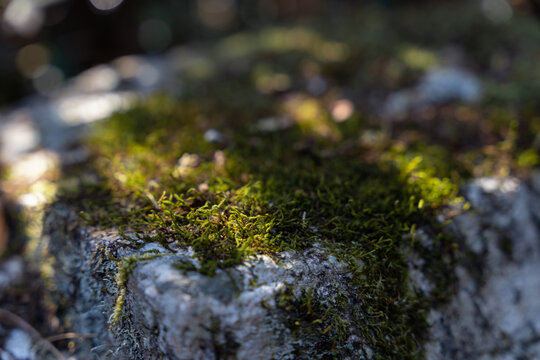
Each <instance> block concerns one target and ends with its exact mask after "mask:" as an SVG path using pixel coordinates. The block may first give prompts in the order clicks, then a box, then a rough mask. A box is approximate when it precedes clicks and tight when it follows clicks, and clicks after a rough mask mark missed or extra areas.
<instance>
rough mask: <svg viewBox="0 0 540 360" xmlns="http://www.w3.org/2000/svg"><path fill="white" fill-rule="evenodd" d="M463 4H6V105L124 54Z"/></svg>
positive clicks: (524, 0)
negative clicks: (364, 14) (377, 10)
mask: <svg viewBox="0 0 540 360" xmlns="http://www.w3.org/2000/svg"><path fill="white" fill-rule="evenodd" d="M456 2H459V1H451V0H432V1H429V0H363V1H350V0H334V1H326V0H197V1H173V0H160V1H140V0H84V1H82V0H81V1H72V0H1V1H0V25H1V26H0V105H2V104H8V103H10V102H13V101H15V100H17V99H19V98H20V97H21V96H23V95H25V94H28V93H31V92H34V91H38V92H47V91H49V90H50V89H52V88H55V87H58V86H60V84H61V83H62V81H63V80H64V79H66V78H69V77H71V76H73V75H75V74H78V73H80V72H81V71H83V70H85V69H87V68H89V67H91V66H93V65H96V64H100V63H104V62H108V61H110V60H112V59H114V58H117V57H119V56H121V55H126V54H134V53H154V54H156V53H160V52H163V51H165V50H167V49H169V48H171V47H173V46H175V45H179V44H186V43H191V42H199V41H208V40H211V39H216V38H219V37H223V36H225V35H228V34H231V33H234V32H237V31H242V30H249V29H258V28H262V27H265V26H269V25H276V24H279V23H290V22H291V21H295V22H297V23H309V22H310V21H311V22H313V20H314V19H316V18H319V19H320V18H321V16H324V17H325V18H326V19H328V22H329V23H331V22H332V21H335V20H336V18H337V19H339V18H340V17H343V16H351V14H354V13H355V12H357V11H359V10H358V9H359V8H361V7H365V6H381V7H387V8H390V7H407V6H408V7H411V6H412V7H414V6H418V5H420V4H421V5H436V6H441V5H443V4H445V3H456ZM468 2H469V3H475V6H476V7H478V8H479V9H481V10H482V11H483V13H484V15H485V16H486V17H488V18H490V19H491V20H493V21H494V22H500V21H505V20H507V19H509V18H510V17H511V16H512V14H513V12H535V11H536V12H539V13H540V11H539V9H540V6H539V2H538V1H536V0H476V1H475V0H470V1H468ZM332 19H334V20H332ZM338 21H339V20H338ZM449 22H450V23H452V22H454V20H453V19H450V20H449ZM361 26H362V24H360V23H359V24H358V27H359V28H360V27H361Z"/></svg>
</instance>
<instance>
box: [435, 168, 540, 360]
mask: <svg viewBox="0 0 540 360" xmlns="http://www.w3.org/2000/svg"><path fill="white" fill-rule="evenodd" d="M539 175H540V174H536V176H534V177H533V178H532V180H531V184H526V183H524V182H520V181H519V180H517V179H515V178H506V179H494V178H481V179H477V180H476V181H473V182H471V183H470V184H469V185H468V186H467V187H466V189H465V193H466V196H467V198H468V200H469V201H470V202H471V204H472V206H473V209H474V211H471V212H468V213H465V214H462V215H460V216H457V217H456V218H455V219H454V221H453V224H452V227H453V230H454V231H455V232H456V233H457V234H458V235H460V236H461V241H462V243H461V244H460V246H461V247H462V251H460V254H462V256H461V259H459V260H460V265H459V266H457V268H456V269H455V271H456V276H457V280H458V283H457V288H456V292H455V295H454V297H453V298H452V300H451V302H450V304H448V305H447V306H446V307H444V308H442V309H435V310H432V311H431V313H430V315H429V318H428V321H429V323H430V325H431V337H432V340H431V342H430V343H429V344H428V345H427V358H428V359H433V360H434V359H501V360H502V359H540V301H539V299H540V276H539V274H540V186H539V185H540V176H539Z"/></svg>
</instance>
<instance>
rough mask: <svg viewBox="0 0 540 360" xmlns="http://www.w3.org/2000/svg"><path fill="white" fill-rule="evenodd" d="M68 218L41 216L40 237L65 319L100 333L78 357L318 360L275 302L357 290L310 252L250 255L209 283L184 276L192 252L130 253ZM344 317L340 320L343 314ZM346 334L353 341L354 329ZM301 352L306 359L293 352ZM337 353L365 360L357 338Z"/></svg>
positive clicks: (333, 264) (109, 236)
mask: <svg viewBox="0 0 540 360" xmlns="http://www.w3.org/2000/svg"><path fill="white" fill-rule="evenodd" d="M74 216H76V214H73V213H71V212H70V210H69V208H67V207H62V206H57V207H56V208H54V209H52V210H51V211H50V212H49V215H48V216H47V217H46V219H45V228H44V232H45V233H46V234H48V236H49V239H50V250H51V252H52V253H54V254H55V258H56V259H58V260H59V261H58V262H57V263H56V264H55V265H54V269H55V283H57V284H58V291H57V294H58V296H59V302H62V301H69V303H70V304H71V305H70V306H69V307H68V308H67V309H66V320H67V321H69V322H70V323H72V324H73V327H74V330H75V331H77V332H80V333H92V334H98V335H97V337H96V338H94V339H93V344H89V345H88V346H89V347H88V348H83V349H82V350H81V351H82V352H83V353H84V352H85V351H89V348H95V347H96V346H98V345H101V346H102V348H101V349H99V351H100V353H99V354H98V355H102V356H112V357H113V358H129V359H147V358H148V359H154V358H161V357H163V358H167V359H186V360H188V359H214V358H231V359H233V358H234V359H272V358H277V359H302V358H305V359H317V358H323V357H324V355H325V354H319V353H317V352H316V351H315V350H314V348H313V346H315V344H312V343H311V342H310V340H309V339H295V338H294V337H293V336H292V334H291V331H290V330H289V328H287V327H286V326H285V320H286V319H285V317H286V314H285V313H284V311H283V310H282V309H280V307H279V306H278V304H277V302H276V299H278V297H279V295H280V294H282V293H283V292H284V291H285V290H287V288H288V287H290V288H291V289H292V292H293V295H294V296H296V297H299V296H300V295H301V293H302V291H303V290H304V291H305V290H307V289H308V288H313V297H314V299H318V300H319V301H323V302H326V303H328V304H330V303H332V301H333V299H334V298H335V297H336V295H337V294H338V293H344V292H345V293H351V292H352V291H354V289H353V287H352V286H351V285H349V281H350V274H349V273H348V270H347V267H346V265H345V264H343V263H340V262H338V261H337V260H336V259H335V258H334V257H333V256H332V255H329V254H328V253H327V252H326V250H324V248H323V247H322V246H318V245H317V244H315V245H314V246H313V247H312V248H310V249H308V250H307V251H305V252H303V253H292V252H283V253H280V254H277V255H276V257H275V258H270V257H268V256H265V255H261V256H257V257H253V258H251V259H249V260H246V261H245V262H244V263H242V264H241V265H238V266H236V267H234V268H231V269H228V270H227V271H226V272H225V271H222V270H218V271H217V273H216V274H215V275H214V276H207V275H203V274H201V273H199V272H197V271H193V270H183V269H182V268H186V264H190V265H189V266H188V267H187V268H190V267H191V266H194V267H195V268H196V267H197V266H198V263H197V260H196V259H194V258H193V255H194V252H193V251H192V250H190V249H187V250H182V249H174V251H173V252H171V251H169V250H165V249H164V248H162V247H161V246H159V245H156V244H148V245H145V246H143V247H142V248H140V249H139V250H134V249H130V248H129V247H125V245H126V241H125V240H123V239H121V238H120V237H119V236H118V234H116V233H114V232H111V233H107V232H100V231H94V230H91V229H85V228H79V227H76V226H74V227H73V226H71V227H70V224H75V223H76V221H74ZM147 255H148V256H149V258H146V256H147ZM113 259H123V262H122V261H120V262H118V261H117V260H113ZM122 264H132V265H133V266H131V265H127V266H125V268H129V269H130V271H129V274H128V281H127V288H126V292H125V297H124V305H123V307H122V316H121V317H120V319H119V321H118V323H116V324H114V321H113V312H114V303H115V301H116V298H117V296H118V295H119V294H120V293H121V291H122V290H121V288H119V286H118V284H117V274H118V269H119V267H122V266H123V265H122ZM175 264H180V265H181V266H180V269H179V266H175ZM62 299H63V300H62ZM68 299H69V300H68ZM350 310H352V308H351V309H350ZM347 311H348V310H346V311H344V312H343V314H341V315H342V316H343V317H347V316H349V314H348V312H347ZM108 329H109V330H110V331H109V330H108ZM350 330H351V334H358V333H359V329H355V328H354V326H353V327H352V328H351V329H350ZM107 344H108V345H107ZM298 347H300V348H301V349H302V350H303V351H302V352H301V354H305V355H298V354H297V353H295V348H298ZM94 352H97V351H96V350H94ZM340 352H341V353H342V354H345V355H346V356H348V358H350V359H368V358H371V357H370V356H368V354H369V353H370V350H369V348H367V347H366V346H365V344H364V343H363V341H362V339H361V338H360V337H358V336H351V337H350V339H349V340H348V341H347V343H346V344H345V345H344V346H343V347H342V348H341V349H340Z"/></svg>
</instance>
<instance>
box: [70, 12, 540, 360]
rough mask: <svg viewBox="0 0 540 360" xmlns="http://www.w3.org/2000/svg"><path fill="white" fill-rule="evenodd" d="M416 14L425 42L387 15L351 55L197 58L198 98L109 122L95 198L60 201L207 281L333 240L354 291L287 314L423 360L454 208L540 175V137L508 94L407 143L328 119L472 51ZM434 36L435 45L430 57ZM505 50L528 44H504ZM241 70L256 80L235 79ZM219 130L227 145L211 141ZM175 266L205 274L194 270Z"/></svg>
mask: <svg viewBox="0 0 540 360" xmlns="http://www.w3.org/2000/svg"><path fill="white" fill-rule="evenodd" d="M407 14H408V15H407V16H404V17H402V20H401V22H396V28H397V29H398V30H400V31H402V32H403V34H405V35H407V36H408V37H409V38H410V43H406V44H401V43H399V41H398V38H397V37H396V34H393V33H389V32H388V31H389V30H387V29H389V27H384V26H382V25H381V24H384V23H385V22H389V21H390V20H391V19H392V18H389V19H390V20H389V19H383V18H382V14H381V13H379V12H377V11H376V10H373V9H371V10H369V11H368V12H367V13H366V15H363V16H365V17H366V19H367V18H369V17H372V18H374V19H377V20H378V22H377V21H367V20H366V19H364V20H366V21H367V22H366V23H365V25H366V30H365V33H369V34H370V36H369V37H367V38H366V37H364V35H363V34H362V33H361V32H360V33H358V32H353V31H351V28H349V29H348V30H349V31H348V32H347V28H346V26H347V25H346V24H342V25H340V26H337V27H336V30H335V34H334V36H335V37H336V38H339V39H341V41H337V40H335V39H333V40H327V39H323V38H322V37H321V36H319V35H317V32H316V31H315V30H308V29H307V28H306V29H303V30H302V29H289V28H283V29H280V28H275V29H271V30H266V31H263V32H261V33H258V34H254V35H253V34H242V35H236V36H234V37H232V38H229V39H227V40H224V41H223V42H222V43H219V44H218V45H217V46H216V47H214V48H212V49H210V50H209V51H211V53H212V54H213V55H214V56H210V57H205V56H203V55H199V58H198V59H199V60H204V61H203V62H202V63H201V62H200V61H198V60H197V61H195V62H194V64H195V65H192V66H191V67H190V68H189V69H188V70H186V72H187V74H189V75H190V76H187V75H186V88H187V92H186V93H185V94H183V95H182V96H179V99H173V97H172V96H167V95H162V96H152V97H149V98H147V99H144V100H142V101H141V102H140V104H139V105H138V106H137V107H135V108H134V109H132V110H129V111H126V112H124V113H119V114H116V115H114V116H112V117H111V118H110V119H109V120H107V121H106V122H104V123H102V124H99V125H98V126H97V128H96V129H95V131H94V134H93V136H92V139H91V140H90V143H89V147H90V149H91V150H92V161H91V162H90V163H89V164H87V165H86V166H85V169H83V170H82V171H83V172H85V173H86V174H89V175H88V176H86V177H85V176H83V177H81V176H80V171H81V170H80V169H77V172H76V173H77V176H78V177H79V178H80V179H82V180H81V181H82V186H83V187H84V192H83V191H81V189H80V188H79V189H71V190H69V189H68V188H67V187H64V188H63V190H62V189H61V190H60V194H61V198H63V200H66V201H70V202H72V203H73V204H75V205H76V206H77V207H78V209H79V210H80V212H81V216H82V218H83V219H84V220H85V221H86V222H88V223H89V224H92V225H96V226H99V227H103V228H108V227H116V228H118V229H119V230H120V235H122V236H124V237H125V238H126V239H127V240H129V241H130V242H131V243H132V245H133V246H136V244H140V243H141V241H142V243H147V242H156V243H159V244H161V245H162V246H164V247H165V248H168V249H170V248H171V245H172V244H174V245H179V246H182V247H188V246H190V247H192V248H193V249H194V251H195V256H196V258H197V259H198V260H199V264H200V266H199V267H198V268H197V270H198V271H200V272H201V273H203V274H207V275H209V276H212V275H213V274H214V273H215V272H216V271H217V270H219V269H226V268H229V267H231V266H235V265H237V264H239V263H241V261H242V260H244V259H246V258H247V257H249V256H251V255H254V254H268V255H270V256H272V255H273V254H275V253H277V252H279V251H283V250H294V251H301V250H303V249H306V248H307V247H309V246H311V245H312V244H314V243H315V242H317V243H321V244H323V246H325V247H326V248H327V249H328V250H329V251H330V252H331V253H332V254H333V255H335V256H336V257H337V258H338V259H339V260H341V261H343V262H344V263H346V264H347V265H348V266H349V269H350V272H351V274H352V275H353V276H352V280H351V286H352V287H354V289H355V292H354V293H347V294H339V295H338V296H335V297H333V298H331V299H318V298H316V297H315V296H314V295H313V293H312V290H311V289H307V290H305V291H304V294H303V295H302V296H301V298H294V297H293V296H292V295H291V294H292V292H291V291H290V289H289V290H287V291H286V292H285V293H283V294H282V295H281V297H280V299H279V303H280V306H281V308H282V309H283V310H284V311H285V312H287V314H289V316H290V322H289V324H288V325H289V326H290V327H291V329H292V330H293V333H295V334H296V335H297V336H300V337H302V338H310V339H312V340H313V341H315V342H316V344H317V345H316V348H317V349H318V350H320V353H321V354H326V355H325V356H327V357H328V358H333V357H339V351H341V350H340V344H342V343H343V342H344V341H345V340H347V337H348V335H349V334H348V328H349V324H351V323H354V324H357V325H358V324H360V326H361V328H362V329H363V330H362V334H361V335H362V337H363V339H364V340H365V342H366V345H367V346H369V348H371V349H373V351H374V354H375V357H376V358H380V359H388V358H394V359H404V358H418V357H421V355H422V344H423V341H424V340H425V336H426V327H427V324H426V321H425V316H426V314H427V311H428V309H429V307H430V306H432V305H434V304H437V303H440V302H441V301H444V300H445V299H446V298H447V296H448V295H449V291H450V290H449V289H450V287H449V284H450V282H451V280H452V270H451V268H452V267H451V259H452V253H453V251H455V250H456V244H454V243H453V242H452V240H451V239H449V238H448V237H447V235H445V233H444V231H443V225H441V224H439V223H438V222H437V221H436V220H435V215H436V214H437V213H439V212H440V211H441V210H442V209H444V208H448V207H452V208H453V209H454V210H456V209H457V211H461V210H463V209H466V208H467V206H468V204H466V203H464V202H463V199H462V198H460V196H459V185H460V183H461V181H462V180H463V179H465V178H467V177H468V176H470V175H486V174H496V175H501V174H503V175H504V174H508V173H520V172H523V171H528V170H529V169H530V168H531V167H533V166H535V165H537V164H538V162H539V160H538V159H539V155H538V144H537V142H536V143H535V136H536V135H535V134H536V133H535V131H537V129H538V128H539V125H538V124H539V122H538V118H535V117H534V116H532V115H531V114H532V113H534V111H532V110H530V109H533V108H534V106H533V105H531V99H530V98H524V99H523V102H521V103H516V97H515V96H514V94H513V93H512V92H511V91H509V93H508V94H507V93H504V92H503V91H501V89H499V90H497V91H493V92H490V91H488V92H487V96H486V98H485V99H484V101H483V102H482V103H480V104H478V105H471V106H469V105H463V104H448V105H445V107H444V109H446V110H444V111H442V110H441V112H438V113H437V112H435V114H434V115H433V114H432V115H429V114H427V115H426V114H420V115H417V116H419V117H422V116H424V118H421V119H417V118H410V119H407V121H404V122H402V123H400V124H394V125H392V126H393V128H392V129H389V127H390V125H389V124H388V123H385V122H381V121H380V120H379V119H377V118H376V117H374V116H372V115H370V114H363V113H360V112H359V111H355V112H354V113H352V114H351V116H349V117H348V119H346V121H334V120H333V119H332V116H331V110H330V109H331V107H332V104H334V103H335V101H336V100H339V99H340V98H342V95H341V94H340V92H339V90H338V87H339V86H351V87H353V88H355V89H357V90H358V91H359V92H362V91H363V90H365V89H370V90H372V91H374V90H376V89H380V88H381V87H383V88H384V89H385V90H386V91H389V90H391V89H394V88H399V87H401V86H403V85H406V84H408V83H410V82H411V81H412V80H416V79H418V76H419V75H420V74H421V73H422V71H424V70H425V69H426V68H429V67H431V66H434V65H436V64H438V63H440V62H441V61H442V60H444V59H440V56H439V55H437V53H436V52H435V51H434V49H433V48H435V47H436V46H439V45H440V44H444V43H446V42H447V41H448V39H449V38H450V37H451V35H452V36H454V37H455V39H457V40H456V41H460V39H461V40H463V38H464V37H465V35H464V34H468V30H467V29H468V28H467V26H468V25H467V26H465V25H463V26H457V27H451V28H452V32H451V34H448V33H447V32H444V31H442V30H441V31H427V32H426V31H424V32H418V31H417V30H418V28H416V27H415V28H414V29H413V28H412V27H411V26H412V25H411V24H409V22H411V23H412V22H413V20H414V19H417V17H421V16H423V15H422V13H421V12H419V13H407ZM435 15H436V14H435ZM435 15H434V16H427V17H424V18H423V19H426V20H429V19H431V20H433V19H436V16H435ZM358 16H359V17H361V16H360V15H358ZM438 16H443V14H439V15H438ZM444 16H448V13H447V12H445V13H444ZM451 19H453V18H451ZM456 19H457V17H456ZM394 20H395V19H394ZM461 20H462V21H464V22H465V23H466V24H469V23H468V22H467V21H468V20H467V19H461ZM469 20H470V21H471V22H474V21H476V20H477V19H476V18H473V19H472V20H471V19H469ZM433 21H435V20H433ZM353 23H354V22H353ZM436 23H437V22H435V23H434V24H431V25H430V26H436V25H435V24H436ZM415 24H416V22H415ZM469 25H470V24H469ZM349 26H350V24H349ZM415 26H416V25H415ZM492 27H493V26H492V25H487V24H484V26H483V27H481V29H482V31H479V32H478V37H477V38H475V41H473V42H470V43H465V44H464V46H465V47H466V48H467V49H468V48H469V47H471V48H473V47H474V46H476V45H477V42H476V40H478V39H483V38H485V37H487V34H489V35H490V36H491V35H492V32H491V30H489V29H492ZM439 30H440V29H439ZM469 30H470V29H469ZM496 30H497V31H502V30H500V29H499V28H496ZM535 31H537V32H538V33H539V34H540V31H538V29H536V30H535ZM353 34H354V36H356V37H354V36H353ZM430 34H438V35H439V36H441V37H443V39H441V38H436V39H435V38H433V39H431V38H430ZM421 36H426V37H427V39H423V40H424V41H422V42H421V41H420V40H419V37H421ZM445 36H446V38H445ZM447 38H448V39H447ZM283 39H287V41H285V42H283V41H281V40H283ZM478 41H480V40H478ZM417 42H418V43H420V42H421V43H422V45H416V44H415V43H417ZM254 44H257V45H256V46H255V45H254ZM298 44H302V46H297V45H298ZM502 46H503V48H504V46H508V47H516V46H517V47H518V48H519V47H523V46H525V45H523V44H521V43H520V44H513V43H511V42H510V41H507V40H504V41H503V42H502ZM325 47H326V48H327V50H328V51H324V52H321V50H320V49H321V48H325ZM430 47H432V49H430ZM206 50H208V49H206ZM476 50H477V52H471V53H473V54H474V59H473V60H474V61H476V62H477V63H478V64H484V62H485V61H487V60H486V56H488V55H489V56H491V53H489V54H488V55H486V54H485V53H483V51H487V50H486V49H485V47H482V48H478V49H476ZM201 53H204V51H202V50H201ZM328 54H334V55H335V56H333V57H328V56H327V55H328ZM323 55H324V56H323ZM215 59H219V60H215ZM239 59H241V60H243V61H245V62H246V63H247V64H248V66H244V67H243V68H241V69H243V70H238V69H236V70H234V71H232V70H227V69H230V67H231V66H232V65H231V64H234V62H235V61H238V60H239ZM360 59H362V61H360ZM357 63H359V64H361V66H360V67H359V68H356V67H355V64H357ZM201 64H203V65H204V66H202V65H201ZM228 65H231V66H229V67H227V66H228ZM236 65H237V64H236ZM240 65H241V64H240ZM201 66H202V67H201ZM375 66H378V69H380V73H379V74H378V75H377V76H376V75H374V71H373V69H374V68H375ZM509 66H510V69H511V71H510V72H509V73H511V74H514V73H518V72H519V70H518V68H517V67H518V65H516V64H515V63H512V64H511V65H509ZM315 75H317V76H319V75H320V76H325V77H327V78H329V79H331V80H332V81H334V84H333V85H331V87H330V89H329V90H328V91H327V92H326V93H325V95H322V96H313V95H309V94H308V93H307V92H305V91H302V90H300V89H301V86H300V85H299V84H301V83H302V82H303V81H305V80H306V79H308V78H310V77H312V76H315ZM519 81H523V82H527V81H528V80H527V79H523V78H518V79H517V80H516V82H519ZM527 84H529V83H528V82H527ZM531 84H532V83H531ZM531 84H529V85H531ZM527 86H528V85H527ZM531 86H532V85H531ZM520 88H521V87H520ZM488 90H489V87H488ZM502 90H504V89H502ZM285 91H289V93H284V92H285ZM284 94H285V95H284ZM517 105H519V107H517ZM507 106H509V107H510V110H504V111H503V110H502V109H503V108H506V107H507ZM512 106H513V107H512ZM516 108H518V109H519V110H513V109H516ZM267 116H276V117H275V118H273V119H270V120H268V121H269V122H270V123H272V122H274V123H277V124H278V125H276V126H275V128H274V129H272V131H267V130H268V129H266V130H265V129H263V127H262V126H260V122H259V120H258V119H261V118H264V117H267ZM430 116H431V117H430ZM280 119H286V120H287V121H284V122H282V123H280V122H279V121H281V120H280ZM435 121H437V122H436V123H435ZM439 128H444V129H445V131H444V132H437V131H435V130H436V129H439ZM208 131H217V132H218V133H219V134H220V136H217V137H216V138H215V139H214V140H216V141H212V142H210V141H207V139H205V133H207V132H208ZM536 137H537V136H536ZM94 175H97V179H95V178H94V177H92V176H94ZM426 225H429V227H430V228H431V229H435V230H437V233H438V234H439V235H437V236H433V242H434V245H433V246H434V248H433V250H430V251H429V252H428V251H427V250H426V249H424V248H423V247H422V246H421V245H419V244H418V241H417V240H416V238H415V232H416V229H418V228H420V227H423V226H426ZM411 249H413V250H414V251H417V252H418V253H420V254H421V255H422V256H423V257H424V259H425V264H426V265H425V269H423V271H424V272H425V273H426V274H427V276H428V277H431V280H432V281H433V282H434V283H435V284H436V289H434V290H433V291H432V293H431V295H430V297H429V298H425V297H424V295H422V294H417V293H414V292H412V291H411V290H410V287H409V284H408V272H407V266H408V265H407V262H406V260H405V259H404V255H403V254H404V252H406V251H408V250H411ZM171 251H172V250H171ZM148 256H156V254H146V255H143V257H142V258H129V259H124V260H122V261H121V263H120V265H119V273H118V285H119V286H120V287H121V288H122V290H121V293H120V295H119V297H118V301H117V303H116V310H115V314H114V316H113V323H114V322H116V321H118V319H119V318H120V316H121V310H122V302H123V297H124V295H125V291H126V290H125V285H126V282H127V281H128V280H127V279H128V275H129V273H130V272H131V270H132V269H133V267H134V266H135V264H136V261H138V260H145V259H148ZM177 267H178V268H179V270H183V271H186V270H193V269H195V268H194V267H193V265H192V264H188V263H180V264H177ZM353 299H354V302H355V303H359V302H360V303H362V304H364V305H365V306H364V309H365V311H366V313H359V312H357V313H355V314H353V315H351V317H350V318H341V317H340V315H339V314H340V312H339V310H340V309H346V308H348V305H349V304H350V303H353Z"/></svg>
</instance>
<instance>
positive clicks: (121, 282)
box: [109, 251, 163, 327]
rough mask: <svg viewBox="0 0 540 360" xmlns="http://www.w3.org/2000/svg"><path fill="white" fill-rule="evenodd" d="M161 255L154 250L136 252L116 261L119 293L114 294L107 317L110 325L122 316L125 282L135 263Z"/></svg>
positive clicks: (125, 289) (135, 265) (114, 324)
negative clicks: (114, 297)
mask: <svg viewBox="0 0 540 360" xmlns="http://www.w3.org/2000/svg"><path fill="white" fill-rule="evenodd" d="M160 256H163V254H160V253H157V252H155V251H147V252H142V253H137V254H133V255H129V256H126V257H124V258H122V259H121V260H115V261H118V272H117V273H116V285H117V286H118V289H119V293H118V295H117V296H116V301H115V303H114V310H113V313H112V315H111V317H110V319H109V323H110V326H111V327H113V326H116V325H117V324H118V322H119V321H120V319H121V317H122V312H123V308H124V303H125V296H126V291H127V282H128V280H129V276H130V275H131V273H132V272H133V270H134V269H135V268H136V267H137V265H138V264H139V263H140V262H141V261H148V260H152V259H155V258H158V257H160Z"/></svg>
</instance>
